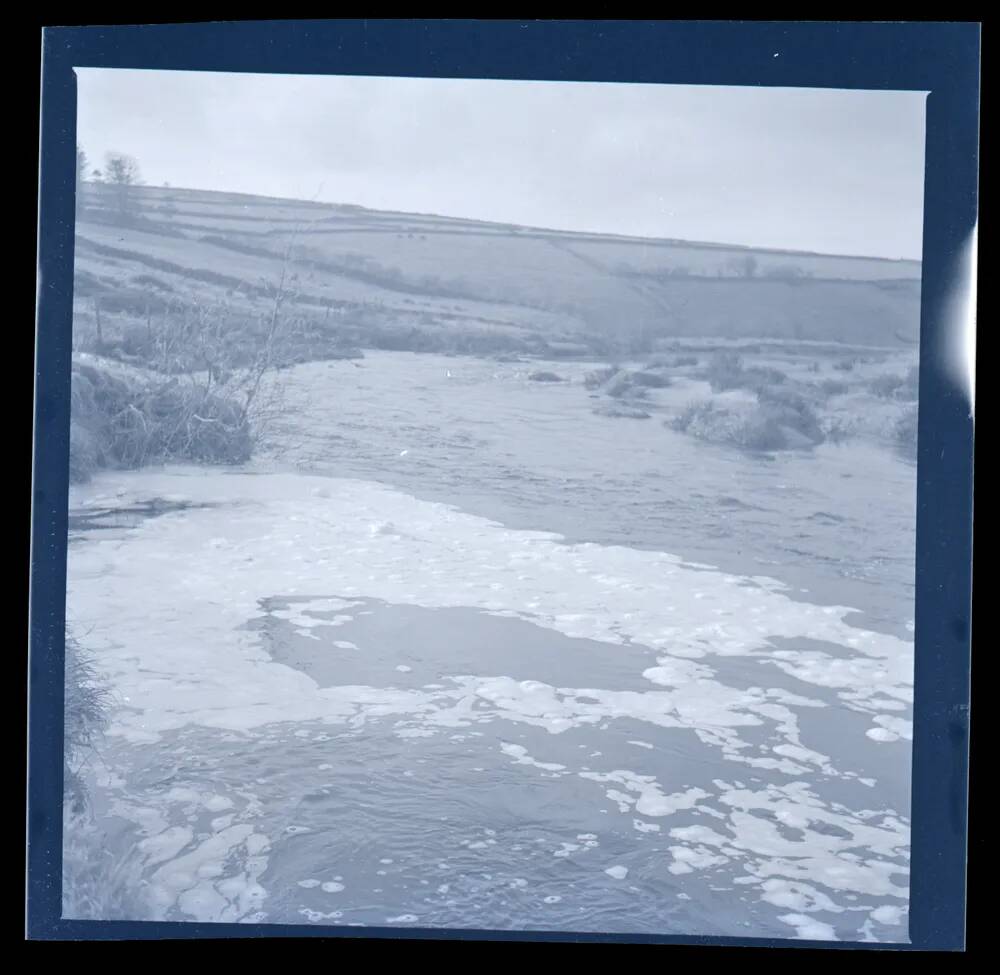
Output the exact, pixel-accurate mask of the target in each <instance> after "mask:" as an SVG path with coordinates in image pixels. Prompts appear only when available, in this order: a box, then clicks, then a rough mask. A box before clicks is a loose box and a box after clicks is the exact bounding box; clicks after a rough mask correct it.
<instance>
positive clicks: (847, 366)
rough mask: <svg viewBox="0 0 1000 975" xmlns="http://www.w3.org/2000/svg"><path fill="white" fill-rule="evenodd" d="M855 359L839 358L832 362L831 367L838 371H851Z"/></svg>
mask: <svg viewBox="0 0 1000 975" xmlns="http://www.w3.org/2000/svg"><path fill="white" fill-rule="evenodd" d="M856 361H857V360H855V359H840V360H839V361H837V362H835V363H834V364H833V368H834V369H837V370H838V371H840V372H852V371H853V369H854V365H855V363H856Z"/></svg>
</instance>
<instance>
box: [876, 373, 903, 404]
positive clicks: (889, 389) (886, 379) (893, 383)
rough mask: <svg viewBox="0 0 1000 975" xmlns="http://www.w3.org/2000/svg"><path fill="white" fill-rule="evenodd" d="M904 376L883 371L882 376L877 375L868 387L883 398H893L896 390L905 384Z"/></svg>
mask: <svg viewBox="0 0 1000 975" xmlns="http://www.w3.org/2000/svg"><path fill="white" fill-rule="evenodd" d="M903 381H904V380H903V377H902V376H893V375H891V374H889V373H883V374H882V375H881V376H876V377H875V378H874V379H873V380H872V381H871V382H870V383H869V384H868V388H869V389H870V390H871V392H872V393H874V394H875V395H876V396H880V397H882V398H883V399H892V398H893V397H895V395H896V390H898V389H899V388H900V386H902V385H903Z"/></svg>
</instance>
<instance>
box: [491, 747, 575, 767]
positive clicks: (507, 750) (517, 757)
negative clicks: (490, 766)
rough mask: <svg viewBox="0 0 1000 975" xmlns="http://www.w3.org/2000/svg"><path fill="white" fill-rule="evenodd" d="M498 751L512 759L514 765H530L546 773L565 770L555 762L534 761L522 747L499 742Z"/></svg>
mask: <svg viewBox="0 0 1000 975" xmlns="http://www.w3.org/2000/svg"><path fill="white" fill-rule="evenodd" d="M500 751H502V752H503V753H504V755H507V756H509V757H510V758H513V759H514V762H515V764H516V765H532V766H534V767H535V768H540V769H544V770H545V771H547V772H561V771H562V770H563V769H565V768H566V766H565V765H559V764H557V763H556V762H539V761H536V760H535V759H534V758H532V757H531V756H530V755H529V754H528V749H527V748H525V747H524V746H523V745H513V744H510V743H509V742H501V743H500Z"/></svg>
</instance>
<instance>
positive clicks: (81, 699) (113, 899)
mask: <svg viewBox="0 0 1000 975" xmlns="http://www.w3.org/2000/svg"><path fill="white" fill-rule="evenodd" d="M65 687H66V695H65V706H64V740H63V869H62V914H63V917H69V918H79V919H84V920H120V919H133V920H143V919H145V918H146V917H148V916H149V914H148V910H147V908H146V906H145V904H144V901H143V899H142V868H143V865H144V858H143V857H142V855H141V853H140V852H139V851H138V849H137V848H136V846H135V844H134V843H132V842H129V841H128V839H127V838H126V837H121V836H119V837H112V836H109V835H108V833H107V831H106V830H105V829H104V828H103V827H102V826H101V825H100V824H99V823H98V822H97V820H96V818H95V816H94V811H93V806H92V797H91V795H90V792H89V790H88V788H87V785H86V782H85V778H84V772H85V771H86V769H87V767H88V765H89V763H90V762H91V761H92V759H93V757H94V755H95V754H96V753H97V749H98V746H99V744H100V739H101V737H102V735H103V734H104V732H105V730H106V729H107V726H108V713H109V708H110V706H111V703H112V699H111V693H110V691H109V690H108V687H107V685H106V683H105V682H104V680H103V679H102V678H101V676H100V674H99V673H98V670H97V667H96V664H95V661H94V657H93V655H92V654H91V653H90V652H89V651H87V650H86V649H85V648H84V647H82V646H81V645H80V643H78V642H77V641H76V640H75V639H74V638H73V637H72V635H71V634H70V633H69V632H67V634H66V665H65Z"/></svg>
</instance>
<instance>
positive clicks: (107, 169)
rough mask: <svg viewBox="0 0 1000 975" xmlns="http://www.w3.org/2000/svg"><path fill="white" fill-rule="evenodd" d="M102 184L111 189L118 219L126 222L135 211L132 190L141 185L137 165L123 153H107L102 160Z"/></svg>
mask: <svg viewBox="0 0 1000 975" xmlns="http://www.w3.org/2000/svg"><path fill="white" fill-rule="evenodd" d="M104 182H105V183H106V184H107V185H108V186H109V187H110V188H111V191H112V200H113V201H114V207H115V209H116V210H117V211H118V216H119V218H121V219H122V220H127V219H128V217H129V216H130V215H131V214H132V212H133V210H134V209H135V194H134V192H133V190H134V188H135V187H136V186H139V185H141V184H142V177H141V175H140V173H139V164H138V163H137V162H136V161H135V159H133V158H132V157H131V156H126V155H125V154H124V153H120V152H109V153H108V154H107V156H105V158H104Z"/></svg>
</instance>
